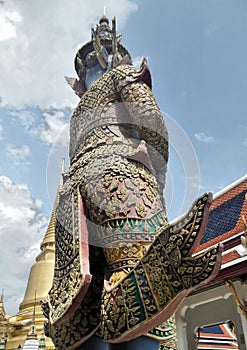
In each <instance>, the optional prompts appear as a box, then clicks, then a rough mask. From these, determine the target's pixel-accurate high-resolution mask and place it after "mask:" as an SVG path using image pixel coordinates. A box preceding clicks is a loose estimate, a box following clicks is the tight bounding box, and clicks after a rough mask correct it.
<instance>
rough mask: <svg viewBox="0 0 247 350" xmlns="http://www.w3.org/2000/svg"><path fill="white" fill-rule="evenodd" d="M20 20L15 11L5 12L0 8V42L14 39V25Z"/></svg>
mask: <svg viewBox="0 0 247 350" xmlns="http://www.w3.org/2000/svg"><path fill="white" fill-rule="evenodd" d="M21 20H22V18H21V16H20V14H19V13H18V12H16V11H8V10H7V11H6V10H5V9H4V7H1V8H0V41H5V40H10V39H12V38H16V23H18V22H20V21H21Z"/></svg>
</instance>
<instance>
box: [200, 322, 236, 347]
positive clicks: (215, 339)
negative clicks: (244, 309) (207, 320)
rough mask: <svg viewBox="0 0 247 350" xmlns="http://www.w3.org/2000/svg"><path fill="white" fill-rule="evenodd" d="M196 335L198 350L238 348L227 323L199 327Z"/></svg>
mask: <svg viewBox="0 0 247 350" xmlns="http://www.w3.org/2000/svg"><path fill="white" fill-rule="evenodd" d="M196 335H197V339H198V345H197V349H198V350H206V349H207V350H209V349H210V350H216V349H221V350H230V349H236V350H237V349H238V343H237V338H236V336H235V335H234V334H233V333H232V332H231V330H230V328H229V327H228V326H227V324H216V325H213V326H208V327H204V328H201V329H199V330H198V332H197V334H196Z"/></svg>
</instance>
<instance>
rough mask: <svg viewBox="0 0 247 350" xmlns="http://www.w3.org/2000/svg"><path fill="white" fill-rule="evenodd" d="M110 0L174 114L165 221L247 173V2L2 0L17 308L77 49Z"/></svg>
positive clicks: (6, 180) (7, 187) (52, 174)
mask: <svg viewBox="0 0 247 350" xmlns="http://www.w3.org/2000/svg"><path fill="white" fill-rule="evenodd" d="M103 6H106V9H107V15H108V16H109V18H110V19H111V18H112V17H113V16H114V15H115V16H116V17H117V28H118V31H119V32H121V33H122V35H123V37H122V42H123V44H124V45H125V46H126V47H127V48H128V50H129V51H130V53H131V55H132V57H133V60H134V61H135V62H138V61H140V59H141V58H142V57H146V58H147V59H148V62H149V66H150V69H151V73H152V79H153V92H154V95H155V97H156V99H157V102H158V104H159V106H160V108H161V110H162V112H163V113H164V114H165V115H166V117H165V119H166V121H167V125H168V128H169V132H170V160H169V169H168V175H167V185H166V199H167V210H168V216H169V219H170V220H172V219H174V218H175V217H176V216H178V215H180V214H181V213H182V212H183V211H185V210H186V209H187V208H188V206H189V205H190V203H191V202H192V201H193V199H195V197H196V196H197V195H198V194H200V193H202V192H205V191H212V192H213V193H216V192H217V191H219V190H220V189H222V188H224V187H225V186H227V185H229V184H231V183H232V182H234V181H236V180H237V179H238V178H240V177H242V176H243V175H245V174H246V152H247V118H246V114H247V98H246V97H247V96H246V95H247V42H246V34H247V3H246V1H245V0H188V1H184V0H152V1H151V0H118V1H113V0H102V1H101V0H91V1H88V0H86V1H81V0H74V1H73V2H71V1H70V0H53V1H51V2H49V3H48V2H47V4H45V6H44V2H43V1H41V0H36V1H31V0H6V1H3V2H1V5H0V50H1V51H0V52H1V55H0V97H1V104H0V144H1V153H0V216H1V222H0V242H1V254H0V288H4V289H5V303H6V309H7V312H9V313H16V312H17V310H18V305H19V303H20V301H21V300H22V298H23V295H24V291H25V287H26V283H27V278H28V274H29V270H30V267H31V265H32V264H33V262H34V261H35V257H36V256H37V254H38V252H39V244H40V241H41V239H42V237H43V235H44V232H45V230H46V227H47V223H48V220H49V215H50V213H51V210H52V204H53V200H54V196H55V194H56V190H57V183H58V178H59V171H60V165H61V158H62V156H63V155H64V156H65V157H66V164H67V165H68V154H67V147H66V143H67V140H68V123H69V119H70V116H71V113H72V111H73V108H75V106H76V104H77V101H78V100H77V98H76V96H74V95H73V92H72V90H71V89H70V88H69V86H68V85H67V84H66V82H65V80H64V76H65V75H68V76H73V77H75V72H74V68H73V60H74V55H75V52H76V50H77V49H78V47H79V46H80V45H81V44H83V43H85V42H86V41H88V40H89V39H90V28H91V27H92V26H95V24H96V23H97V21H98V19H99V17H100V15H101V13H102V9H103Z"/></svg>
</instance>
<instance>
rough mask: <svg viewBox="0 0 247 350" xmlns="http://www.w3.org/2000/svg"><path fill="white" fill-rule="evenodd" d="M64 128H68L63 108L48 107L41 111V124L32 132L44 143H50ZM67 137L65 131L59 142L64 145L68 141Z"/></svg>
mask: <svg viewBox="0 0 247 350" xmlns="http://www.w3.org/2000/svg"><path fill="white" fill-rule="evenodd" d="M65 129H67V130H69V128H68V121H67V117H66V114H65V112H64V111H63V110H55V109H49V110H47V111H45V112H44V113H43V118H42V121H41V124H40V125H39V126H38V127H37V128H36V129H35V130H33V133H34V134H35V135H36V136H38V137H39V138H40V139H41V140H42V141H43V142H44V143H46V144H48V145H52V144H53V143H54V142H55V141H56V140H57V139H58V138H59V136H60V135H61V134H63V131H64V130H65ZM59 139H60V138H59ZM68 139H69V134H68V133H67V134H66V137H65V139H60V142H59V143H62V144H63V145H64V144H66V143H68Z"/></svg>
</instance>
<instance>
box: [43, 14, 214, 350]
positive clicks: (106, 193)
mask: <svg viewBox="0 0 247 350" xmlns="http://www.w3.org/2000/svg"><path fill="white" fill-rule="evenodd" d="M75 69H76V71H77V74H78V76H79V79H78V80H76V79H72V78H68V79H67V80H68V82H69V83H70V85H71V86H72V88H73V89H74V91H75V92H76V93H77V95H78V96H79V97H80V102H79V104H78V106H77V107H76V109H75V111H74V114H73V116H72V118H71V125H70V168H69V170H68V171H67V172H66V173H65V174H64V184H63V187H62V190H61V191H60V197H59V203H58V206H57V212H56V237H55V244H56V245H55V246H56V258H55V270H54V280H53V285H52V288H51V290H50V292H49V296H48V301H47V302H46V303H45V304H44V305H43V308H44V313H45V315H46V317H47V318H48V322H47V325H46V333H47V334H48V335H49V336H50V337H52V339H53V341H54V343H55V346H56V349H58V350H65V349H70V350H72V349H77V348H78V349H89V348H90V349H95V350H99V349H100V350H101V349H119V350H120V349H139V347H138V346H142V349H143V344H147V345H146V347H144V348H145V349H147V348H148V349H150V350H151V349H157V348H158V347H159V342H158V341H157V340H155V338H159V336H160V335H161V336H162V328H160V327H159V325H160V324H162V323H163V322H165V321H166V320H167V319H168V318H169V317H170V316H171V315H172V314H173V313H174V311H175V310H176V308H177V306H178V305H179V303H181V301H182V300H183V299H184V298H185V297H186V295H188V293H190V292H191V291H192V290H193V289H194V288H196V287H198V286H200V285H201V284H203V283H206V282H208V281H209V279H211V278H212V277H213V276H214V275H215V274H216V273H217V271H218V266H219V264H220V252H219V251H220V248H218V247H217V248H213V249H211V250H209V251H207V252H205V253H203V254H201V255H196V256H192V253H193V251H194V250H195V248H196V247H197V245H198V243H199V242H200V239H201V237H202V234H203V231H204V228H205V225H206V222H205V220H206V217H207V214H208V208H209V205H210V201H211V196H210V195H209V194H205V195H204V196H202V197H201V198H199V199H198V200H197V201H196V202H195V203H194V204H193V206H192V208H191V210H190V211H189V212H188V214H187V215H185V216H184V217H183V218H182V219H180V220H178V222H177V223H176V224H174V225H169V224H168V222H167V216H166V210H165V204H164V200H163V189H164V185H165V173H166V165H167V160H168V135H167V129H166V126H165V124H164V120H163V117H162V114H161V112H160V110H159V107H158V105H157V103H156V101H155V99H154V97H153V94H152V91H151V75H150V72H149V69H148V66H147V63H146V61H145V60H143V62H142V64H141V67H140V70H136V68H135V67H134V66H133V65H132V63H131V58H130V55H129V53H128V51H127V50H126V49H125V48H124V47H123V46H122V44H121V43H120V36H117V35H116V30H115V20H113V23H112V28H110V27H109V21H108V19H107V18H106V17H105V16H103V17H102V18H101V19H100V22H99V25H98V26H97V27H96V30H92V40H91V41H90V42H88V43H87V44H86V45H84V46H82V47H81V48H80V49H79V51H78V52H77V54H76V58H75ZM163 330H164V328H163ZM163 333H164V332H163ZM144 336H145V337H144Z"/></svg>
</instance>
